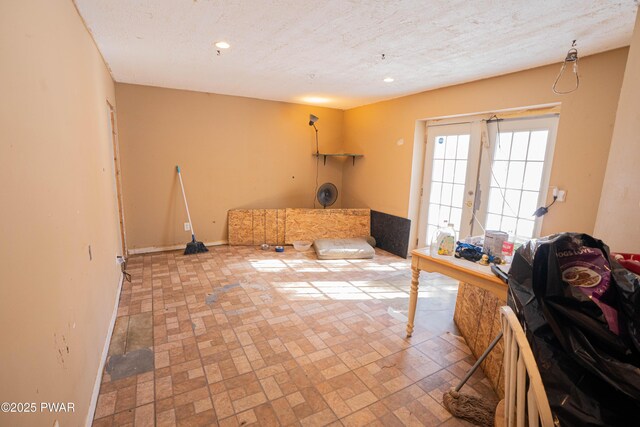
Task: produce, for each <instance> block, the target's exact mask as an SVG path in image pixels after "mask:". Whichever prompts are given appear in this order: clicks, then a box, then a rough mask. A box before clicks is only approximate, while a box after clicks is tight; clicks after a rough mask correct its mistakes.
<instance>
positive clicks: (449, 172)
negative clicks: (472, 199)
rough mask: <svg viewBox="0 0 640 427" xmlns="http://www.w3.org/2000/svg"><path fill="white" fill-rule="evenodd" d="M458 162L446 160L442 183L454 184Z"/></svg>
mask: <svg viewBox="0 0 640 427" xmlns="http://www.w3.org/2000/svg"><path fill="white" fill-rule="evenodd" d="M455 167H456V161H455V160H445V161H444V173H443V174H442V181H444V182H453V174H454V173H455Z"/></svg>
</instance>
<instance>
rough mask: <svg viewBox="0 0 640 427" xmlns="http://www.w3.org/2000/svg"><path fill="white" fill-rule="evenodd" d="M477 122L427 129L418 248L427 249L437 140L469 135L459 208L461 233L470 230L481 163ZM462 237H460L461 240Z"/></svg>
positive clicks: (427, 127)
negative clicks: (462, 194)
mask: <svg viewBox="0 0 640 427" xmlns="http://www.w3.org/2000/svg"><path fill="white" fill-rule="evenodd" d="M479 127H480V121H479V120H475V121H469V122H459V123H453V124H436V125H429V123H427V125H426V132H425V144H426V149H425V156H424V168H423V177H422V187H421V197H420V209H419V213H418V247H425V246H428V245H429V242H427V241H426V240H427V218H428V210H429V200H430V195H431V194H430V193H431V175H432V172H433V155H434V154H433V153H434V147H435V138H436V136H446V135H461V134H468V135H469V136H470V138H469V153H468V156H467V173H466V176H465V194H464V199H463V200H464V201H463V207H462V221H461V224H459V226H460V230H461V233H460V234H463V230H465V231H464V232H465V233H466V232H468V231H469V230H470V228H469V225H470V223H471V221H472V218H473V212H472V211H473V201H474V198H475V186H476V184H475V183H476V181H477V179H478V166H479V162H480V140H479V138H478V135H479ZM461 237H462V236H461Z"/></svg>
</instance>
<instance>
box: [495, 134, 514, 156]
mask: <svg viewBox="0 0 640 427" xmlns="http://www.w3.org/2000/svg"><path fill="white" fill-rule="evenodd" d="M510 151H511V132H500V138H499V139H498V141H496V148H495V151H494V155H493V159H494V160H507V159H509V153H510Z"/></svg>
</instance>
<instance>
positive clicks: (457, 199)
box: [451, 184, 464, 207]
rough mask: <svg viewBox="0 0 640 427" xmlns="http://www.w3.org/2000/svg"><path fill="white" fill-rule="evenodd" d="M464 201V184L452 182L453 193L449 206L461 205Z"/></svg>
mask: <svg viewBox="0 0 640 427" xmlns="http://www.w3.org/2000/svg"><path fill="white" fill-rule="evenodd" d="M463 202H464V185H459V184H454V186H453V195H452V196H451V206H457V207H462V203H463Z"/></svg>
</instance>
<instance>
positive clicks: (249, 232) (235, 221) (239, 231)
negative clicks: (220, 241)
mask: <svg viewBox="0 0 640 427" xmlns="http://www.w3.org/2000/svg"><path fill="white" fill-rule="evenodd" d="M228 220H229V237H228V240H229V244H230V245H253V244H254V243H253V210H252V209H233V210H230V211H229V214H228Z"/></svg>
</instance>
